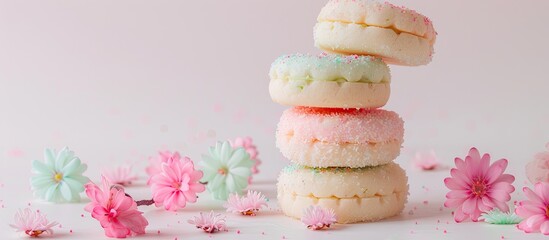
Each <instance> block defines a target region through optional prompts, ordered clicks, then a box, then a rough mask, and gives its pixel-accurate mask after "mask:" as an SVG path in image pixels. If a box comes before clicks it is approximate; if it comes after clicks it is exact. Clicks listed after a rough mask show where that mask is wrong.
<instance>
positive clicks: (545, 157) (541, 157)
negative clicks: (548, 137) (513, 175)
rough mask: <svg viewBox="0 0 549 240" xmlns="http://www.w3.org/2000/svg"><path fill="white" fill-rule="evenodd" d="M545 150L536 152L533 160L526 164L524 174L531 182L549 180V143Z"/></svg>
mask: <svg viewBox="0 0 549 240" xmlns="http://www.w3.org/2000/svg"><path fill="white" fill-rule="evenodd" d="M545 148H547V151H543V152H540V153H537V154H536V155H535V156H534V160H533V161H531V162H529V163H528V164H527V165H526V176H527V177H528V180H530V182H531V183H533V184H535V183H537V182H549V143H547V145H545Z"/></svg>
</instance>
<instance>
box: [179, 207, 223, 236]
mask: <svg viewBox="0 0 549 240" xmlns="http://www.w3.org/2000/svg"><path fill="white" fill-rule="evenodd" d="M188 223H190V224H194V225H195V226H196V228H200V229H202V230H204V232H207V233H213V232H215V231H225V230H226V229H227V226H226V225H225V216H221V214H215V213H214V211H211V212H210V213H208V214H204V213H202V212H201V213H200V216H194V217H193V219H190V220H189V221H188Z"/></svg>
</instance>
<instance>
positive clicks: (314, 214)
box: [301, 205, 336, 230]
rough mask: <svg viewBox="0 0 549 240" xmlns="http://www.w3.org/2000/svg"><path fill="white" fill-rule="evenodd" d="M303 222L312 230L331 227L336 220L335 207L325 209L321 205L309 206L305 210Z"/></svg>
mask: <svg viewBox="0 0 549 240" xmlns="http://www.w3.org/2000/svg"><path fill="white" fill-rule="evenodd" d="M301 222H303V223H304V224H305V225H307V228H309V229H311V230H320V229H323V228H325V227H326V228H329V227H330V225H332V224H334V223H335V222H336V216H335V213H334V210H333V209H324V208H322V207H320V206H314V205H313V206H309V207H308V208H306V209H305V210H304V211H303V216H301Z"/></svg>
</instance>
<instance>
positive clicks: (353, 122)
mask: <svg viewBox="0 0 549 240" xmlns="http://www.w3.org/2000/svg"><path fill="white" fill-rule="evenodd" d="M403 137H404V122H403V121H402V119H401V118H400V117H399V116H398V114H396V113H395V112H392V111H386V110H381V109H375V110H367V109H326V108H308V107H295V108H291V109H288V110H286V111H284V113H283V114H282V117H281V118H280V122H279V123H278V129H277V131H276V144H277V147H278V148H279V149H280V151H281V152H282V155H284V156H285V157H286V158H288V159H290V160H291V161H292V162H293V163H296V164H300V165H304V166H311V167H365V166H377V165H382V164H387V163H389V162H391V161H393V160H394V159H395V158H396V157H398V155H399V154H400V147H401V145H402V142H403Z"/></svg>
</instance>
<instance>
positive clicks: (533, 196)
mask: <svg viewBox="0 0 549 240" xmlns="http://www.w3.org/2000/svg"><path fill="white" fill-rule="evenodd" d="M538 184H539V183H538ZM536 185H537V184H536ZM522 191H523V192H524V195H525V196H526V197H527V198H528V199H529V200H530V201H532V202H534V203H535V204H538V205H544V202H543V200H542V199H541V198H540V197H539V196H538V195H537V194H536V193H535V192H534V191H532V190H531V189H530V188H527V187H524V188H522Z"/></svg>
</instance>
